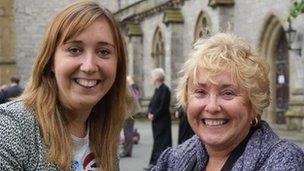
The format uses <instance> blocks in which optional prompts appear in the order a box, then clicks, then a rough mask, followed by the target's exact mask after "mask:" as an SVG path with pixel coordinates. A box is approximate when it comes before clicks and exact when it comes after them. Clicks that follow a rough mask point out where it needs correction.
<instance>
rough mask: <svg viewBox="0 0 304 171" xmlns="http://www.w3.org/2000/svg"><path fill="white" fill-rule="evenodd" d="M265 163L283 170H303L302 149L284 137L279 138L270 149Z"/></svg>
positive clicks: (303, 154)
mask: <svg viewBox="0 0 304 171" xmlns="http://www.w3.org/2000/svg"><path fill="white" fill-rule="evenodd" d="M267 163H269V164H271V165H272V166H275V167H276V168H278V169H279V168H280V169H283V168H284V169H283V170H290V169H291V170H292V169H295V170H297V169H298V170H304V151H303V149H301V148H300V147H299V146H297V145H296V144H294V143H292V142H289V141H288V140H286V139H280V140H279V141H277V142H276V143H275V144H274V145H273V146H272V147H271V148H270V149H269V153H268V159H267Z"/></svg>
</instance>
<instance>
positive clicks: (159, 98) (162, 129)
mask: <svg viewBox="0 0 304 171" xmlns="http://www.w3.org/2000/svg"><path fill="white" fill-rule="evenodd" d="M164 81H165V72H164V70H163V69H162V68H155V69H154V70H152V82H153V84H154V86H155V87H156V88H155V91H154V94H153V96H152V99H151V101H150V104H149V107H148V118H149V119H150V120H151V121H152V133H153V147H152V148H153V149H152V154H151V158H150V162H149V164H148V166H147V167H145V168H144V169H145V170H150V169H151V168H152V167H153V166H154V165H155V164H156V162H157V159H158V157H159V156H160V154H161V153H162V152H163V151H164V150H165V149H166V148H168V147H171V146H172V135H171V115H170V110H169V107H170V98H171V92H170V90H169V87H168V86H167V85H166V84H165V83H164Z"/></svg>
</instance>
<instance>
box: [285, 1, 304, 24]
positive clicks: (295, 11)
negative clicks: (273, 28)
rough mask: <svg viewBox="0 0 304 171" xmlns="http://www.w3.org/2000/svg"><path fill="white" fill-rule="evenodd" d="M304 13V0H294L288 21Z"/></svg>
mask: <svg viewBox="0 0 304 171" xmlns="http://www.w3.org/2000/svg"><path fill="white" fill-rule="evenodd" d="M302 13H304V0H294V1H293V2H292V5H291V7H290V10H289V15H288V19H287V20H288V22H291V20H292V19H294V18H296V17H297V16H298V15H300V14H302Z"/></svg>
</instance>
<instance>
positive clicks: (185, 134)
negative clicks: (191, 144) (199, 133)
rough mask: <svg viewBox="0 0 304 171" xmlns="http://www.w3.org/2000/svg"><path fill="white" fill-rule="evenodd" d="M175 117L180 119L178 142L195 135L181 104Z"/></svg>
mask: <svg viewBox="0 0 304 171" xmlns="http://www.w3.org/2000/svg"><path fill="white" fill-rule="evenodd" d="M175 117H176V118H178V119H179V124H178V141H177V143H178V144H181V143H183V142H184V141H186V140H187V139H189V138H191V137H192V136H193V135H194V132H193V130H192V128H191V127H190V125H189V122H188V119H187V113H186V112H185V110H184V109H183V108H182V107H181V106H180V107H179V108H177V110H176V111H175Z"/></svg>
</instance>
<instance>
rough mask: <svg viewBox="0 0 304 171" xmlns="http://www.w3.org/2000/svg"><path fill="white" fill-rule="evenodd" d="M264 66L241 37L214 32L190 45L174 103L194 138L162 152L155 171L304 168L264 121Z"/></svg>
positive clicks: (296, 151)
mask: <svg viewBox="0 0 304 171" xmlns="http://www.w3.org/2000/svg"><path fill="white" fill-rule="evenodd" d="M268 72H269V69H268V65H267V64H266V62H265V60H263V58H261V57H258V56H255V55H254V54H253V53H252V52H251V50H250V48H249V46H248V44H247V43H246V42H244V41H243V40H242V39H240V38H238V37H236V36H234V35H232V34H225V33H218V34H216V35H215V36H213V37H211V38H209V39H208V40H203V41H202V40H200V41H199V42H197V43H196V44H195V45H194V48H193V51H192V54H191V56H190V59H189V60H188V61H187V62H186V63H185V65H184V67H183V70H182V77H181V78H180V81H179V84H178V89H177V99H178V102H179V104H180V105H182V106H183V107H184V108H185V109H187V115H188V120H189V123H190V125H191V127H192V128H193V130H194V132H195V134H196V135H194V136H193V137H192V138H190V139H189V140H187V141H186V142H184V143H183V144H181V145H179V146H177V147H175V148H169V149H167V150H166V151H164V152H163V153H162V155H161V157H160V158H159V160H158V163H157V166H156V167H154V168H153V170H166V171H168V170H172V171H173V170H174V171H179V170H200V171H201V170H207V171H209V170H210V171H214V170H246V171H247V170H304V153H303V151H302V150H301V149H300V148H299V147H298V146H296V145H294V144H292V143H290V142H288V141H287V140H282V139H280V138H279V137H278V136H277V135H276V134H275V133H274V132H273V131H272V130H271V128H270V127H269V125H268V124H267V123H266V122H265V121H261V119H260V118H261V115H262V113H263V109H264V108H265V107H267V106H268V105H269V101H270V100H269V94H270V91H269V79H268Z"/></svg>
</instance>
